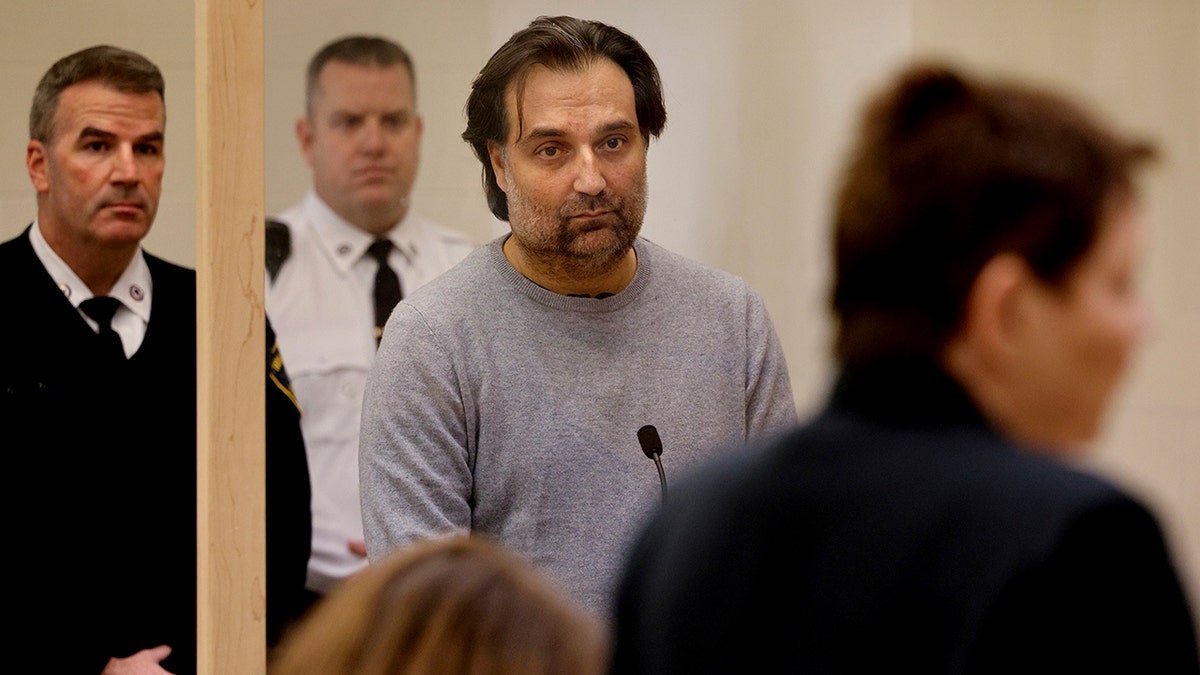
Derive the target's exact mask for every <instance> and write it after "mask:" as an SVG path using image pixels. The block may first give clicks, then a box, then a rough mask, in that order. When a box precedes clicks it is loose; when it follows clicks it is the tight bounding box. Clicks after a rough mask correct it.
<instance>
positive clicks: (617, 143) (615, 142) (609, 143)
mask: <svg viewBox="0 0 1200 675" xmlns="http://www.w3.org/2000/svg"><path fill="white" fill-rule="evenodd" d="M624 144H625V139H623V138H617V137H615V136H614V137H612V138H610V139H608V140H606V141H604V147H606V148H608V149H609V150H616V149H617V148H619V147H621V146H622V145H624Z"/></svg>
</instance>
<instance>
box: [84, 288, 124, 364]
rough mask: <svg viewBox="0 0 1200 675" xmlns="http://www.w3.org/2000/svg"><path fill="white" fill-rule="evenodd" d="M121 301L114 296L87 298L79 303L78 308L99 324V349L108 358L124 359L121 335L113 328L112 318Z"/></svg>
mask: <svg viewBox="0 0 1200 675" xmlns="http://www.w3.org/2000/svg"><path fill="white" fill-rule="evenodd" d="M120 306H121V301H120V300H118V299H116V298H110V297H103V298H88V299H87V300H84V301H83V302H81V303H79V308H80V309H82V310H83V312H84V313H85V314H87V315H88V316H90V317H92V320H93V321H95V322H96V323H97V324H99V325H100V334H99V335H98V336H97V337H99V338H100V350H101V351H102V352H103V353H105V354H107V355H108V356H109V357H110V358H112V359H116V360H119V361H124V360H125V347H123V346H121V336H120V335H117V332H116V331H115V330H113V327H112V318H113V314H116V313H117V308H119V307H120Z"/></svg>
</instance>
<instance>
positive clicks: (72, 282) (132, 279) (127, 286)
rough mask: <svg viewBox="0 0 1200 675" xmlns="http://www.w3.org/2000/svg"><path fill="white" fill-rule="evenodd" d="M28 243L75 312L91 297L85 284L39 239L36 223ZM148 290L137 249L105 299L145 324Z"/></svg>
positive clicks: (148, 279)
mask: <svg viewBox="0 0 1200 675" xmlns="http://www.w3.org/2000/svg"><path fill="white" fill-rule="evenodd" d="M29 243H30V244H31V245H32V246H33V252H34V253H35V254H36V255H37V257H38V260H40V261H41V263H42V267H45V268H46V273H47V274H49V275H50V278H51V279H53V280H54V283H55V284H56V285H57V286H58V289H59V290H60V291H62V294H63V297H65V298H66V299H67V300H68V301H69V302H70V303H71V305H72V306H74V307H75V308H76V309H78V308H79V303H81V302H83V301H84V300H87V299H88V298H91V297H92V295H93V294H92V290H91V289H90V288H88V287H87V284H85V283H83V280H82V279H80V278H79V275H78V274H76V273H75V270H72V269H71V267H70V266H69V265H67V263H66V262H65V261H64V260H63V259H62V258H61V257H59V255H58V254H57V253H55V252H54V249H53V248H51V247H50V244H49V242H47V241H46V238H45V237H44V236H43V235H42V229H41V226H40V225H39V224H38V221H37V220H36V219H35V220H34V221H33V227H31V228H30V230H29ZM152 290H153V283H152V280H151V277H150V268H149V267H148V266H147V265H146V258H145V257H144V256H143V255H142V249H141V247H139V248H138V250H137V253H136V254H135V255H134V256H133V259H132V260H130V261H129V266H128V267H126V268H125V271H124V272H122V273H121V276H120V277H118V278H117V282H116V283H115V284H113V287H112V290H111V291H109V293H108V295H109V296H110V297H113V298H116V299H117V300H120V301H121V304H122V305H125V307H127V308H128V309H129V310H130V311H131V312H133V313H134V314H136V315H137V316H138V317H140V318H141V319H142V321H145V322H149V321H150V294H151V292H152Z"/></svg>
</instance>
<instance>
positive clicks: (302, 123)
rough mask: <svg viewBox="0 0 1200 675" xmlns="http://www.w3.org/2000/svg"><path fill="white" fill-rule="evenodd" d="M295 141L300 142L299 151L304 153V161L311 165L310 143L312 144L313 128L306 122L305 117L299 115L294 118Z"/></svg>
mask: <svg viewBox="0 0 1200 675" xmlns="http://www.w3.org/2000/svg"><path fill="white" fill-rule="evenodd" d="M296 142H298V143H299V144H300V152H301V153H303V154H304V161H306V162H308V165H309V166H310V167H311V166H312V163H313V162H312V144H313V129H312V125H311V124H309V123H308V118H307V117H301V118H298V119H297V120H296Z"/></svg>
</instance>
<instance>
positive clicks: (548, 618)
mask: <svg viewBox="0 0 1200 675" xmlns="http://www.w3.org/2000/svg"><path fill="white" fill-rule="evenodd" d="M607 654H608V642H607V636H606V633H605V632H604V628H603V626H602V624H600V623H599V621H598V620H597V619H595V618H594V617H592V616H591V615H589V614H586V613H585V612H584V611H583V610H582V609H579V608H577V607H576V606H575V605H574V604H572V602H571V601H570V600H569V599H568V597H567V596H566V595H565V594H564V593H563V592H562V591H560V589H559V588H558V587H557V586H555V585H553V584H552V583H551V582H549V581H548V580H547V579H545V578H544V577H543V576H542V575H541V574H540V573H539V572H538V571H537V570H536V569H535V568H534V567H533V566H532V565H531V564H529V563H528V562H527V561H526V560H524V559H523V558H521V557H519V556H518V555H516V554H514V553H512V552H510V551H508V550H506V549H503V548H502V547H501V546H500V545H498V544H496V543H494V542H492V541H491V540H488V539H485V538H480V537H479V536H478V535H473V536H468V535H458V536H453V537H447V538H438V539H430V540H425V541H420V542H417V543H414V544H412V545H410V546H409V547H407V548H404V549H401V550H399V551H397V552H395V553H393V554H392V555H391V556H390V557H388V558H386V559H384V560H382V561H380V562H378V563H372V564H371V565H370V566H369V567H367V568H366V569H365V570H363V571H362V572H359V573H358V574H356V575H354V576H352V577H350V578H349V579H347V580H346V581H345V582H344V583H343V584H342V585H341V586H339V587H338V588H337V589H336V590H335V591H334V592H333V593H331V594H330V595H329V596H328V597H326V598H325V599H324V600H323V601H321V603H320V604H319V605H317V606H316V607H314V608H313V610H312V614H311V615H310V616H309V617H307V618H306V619H305V620H304V621H303V622H302V623H301V624H300V625H299V626H298V627H297V628H296V629H295V630H294V631H293V632H292V633H291V634H289V635H288V636H287V637H286V638H285V640H284V642H283V644H282V645H280V648H279V650H278V651H277V652H276V653H275V655H274V658H273V660H272V667H271V669H270V672H271V673H272V675H301V674H314V675H315V674H320V675H393V674H398V673H406V674H409V675H434V674H441V673H461V674H464V675H558V674H561V675H599V674H600V673H602V672H604V670H605V669H606V667H607Z"/></svg>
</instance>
